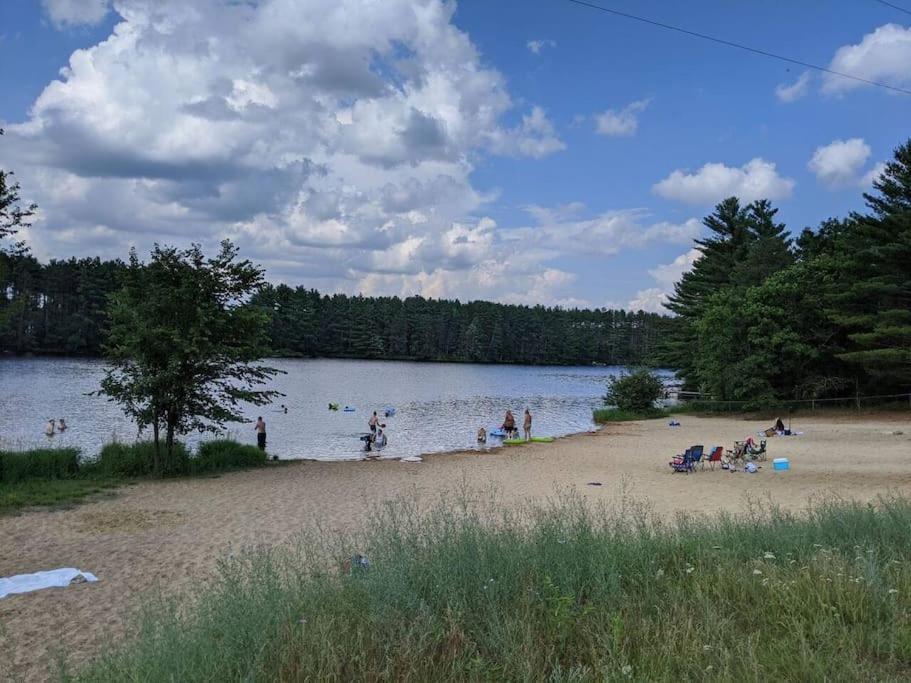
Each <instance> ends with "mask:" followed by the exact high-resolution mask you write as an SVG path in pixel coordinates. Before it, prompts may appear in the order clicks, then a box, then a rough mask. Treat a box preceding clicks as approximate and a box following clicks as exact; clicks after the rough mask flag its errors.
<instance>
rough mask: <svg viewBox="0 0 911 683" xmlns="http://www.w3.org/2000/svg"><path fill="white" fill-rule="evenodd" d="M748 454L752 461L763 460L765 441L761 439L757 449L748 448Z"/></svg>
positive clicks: (764, 457)
mask: <svg viewBox="0 0 911 683" xmlns="http://www.w3.org/2000/svg"><path fill="white" fill-rule="evenodd" d="M748 453H749V454H750V456H752V458H753V459H754V460H765V459H766V440H765V439H761V440H760V441H759V448H750V449H749V451H748Z"/></svg>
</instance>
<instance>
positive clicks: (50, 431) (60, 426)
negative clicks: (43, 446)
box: [44, 417, 67, 437]
mask: <svg viewBox="0 0 911 683" xmlns="http://www.w3.org/2000/svg"><path fill="white" fill-rule="evenodd" d="M66 429H67V427H66V420H64V419H63V418H62V417H61V418H60V419H59V420H57V421H56V422H55V421H54V418H49V419H48V421H47V424H46V425H45V426H44V434H45V436H48V437H51V436H54V434H56V433H58V432H61V433H62V432H65V431H66Z"/></svg>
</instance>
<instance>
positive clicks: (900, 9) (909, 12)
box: [873, 0, 911, 14]
mask: <svg viewBox="0 0 911 683" xmlns="http://www.w3.org/2000/svg"><path fill="white" fill-rule="evenodd" d="M873 2H878V3H879V4H880V5H885V6H886V7H891V8H892V9H897V10H898V11H899V12H904V13H905V14H911V9H905V8H904V7H899V6H898V5H893V4H892V3H891V2H886V0H873Z"/></svg>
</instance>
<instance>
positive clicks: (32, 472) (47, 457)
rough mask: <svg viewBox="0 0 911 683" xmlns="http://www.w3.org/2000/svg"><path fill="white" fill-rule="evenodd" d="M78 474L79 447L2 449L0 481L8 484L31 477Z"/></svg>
mask: <svg viewBox="0 0 911 683" xmlns="http://www.w3.org/2000/svg"><path fill="white" fill-rule="evenodd" d="M77 474H79V449H78V448H36V449H34V450H31V451H0V481H3V482H5V483H7V484H15V483H17V482H20V481H26V480H29V479H70V478H72V477H75V476H76V475H77Z"/></svg>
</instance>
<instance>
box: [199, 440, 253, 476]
mask: <svg viewBox="0 0 911 683" xmlns="http://www.w3.org/2000/svg"><path fill="white" fill-rule="evenodd" d="M265 464H266V454H265V452H264V451H261V450H259V448H257V447H256V446H250V445H246V444H241V443H237V442H236V441H232V440H231V439H216V440H214V441H204V442H203V443H201V444H199V452H198V454H197V456H196V457H195V458H193V459H191V460H190V469H191V471H193V472H220V471H224V470H234V469H243V468H246V467H261V466H262V465H265Z"/></svg>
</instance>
